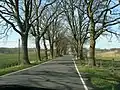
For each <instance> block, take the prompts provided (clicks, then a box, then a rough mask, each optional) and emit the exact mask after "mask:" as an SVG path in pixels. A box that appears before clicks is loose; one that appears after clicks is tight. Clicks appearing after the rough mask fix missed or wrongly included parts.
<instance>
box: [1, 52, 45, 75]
mask: <svg viewBox="0 0 120 90" xmlns="http://www.w3.org/2000/svg"><path fill="white" fill-rule="evenodd" d="M41 57H42V61H39V60H38V58H37V55H36V53H33V52H30V53H29V59H30V62H31V64H30V65H21V64H20V62H21V60H22V58H21V57H20V61H19V59H18V54H16V53H12V54H0V75H4V74H7V73H11V72H15V71H18V70H21V69H24V68H28V67H31V66H34V65H37V64H41V63H43V62H46V60H45V56H44V53H41Z"/></svg>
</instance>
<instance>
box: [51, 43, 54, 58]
mask: <svg viewBox="0 0 120 90" xmlns="http://www.w3.org/2000/svg"><path fill="white" fill-rule="evenodd" d="M50 53H51V56H52V59H53V58H54V48H53V44H51V45H50Z"/></svg>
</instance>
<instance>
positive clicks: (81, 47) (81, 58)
mask: <svg viewBox="0 0 120 90" xmlns="http://www.w3.org/2000/svg"><path fill="white" fill-rule="evenodd" d="M79 52H80V60H83V59H84V57H83V44H80V51H79Z"/></svg>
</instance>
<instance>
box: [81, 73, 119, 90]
mask: <svg viewBox="0 0 120 90" xmlns="http://www.w3.org/2000/svg"><path fill="white" fill-rule="evenodd" d="M82 76H83V78H87V79H86V80H85V83H86V85H87V86H88V87H90V88H91V89H89V90H120V82H119V81H117V82H118V84H113V83H111V82H112V81H113V82H114V81H116V80H114V79H110V78H109V77H104V76H102V75H97V74H95V73H91V74H90V73H82ZM92 78H97V80H96V82H97V83H96V84H98V86H99V87H98V86H97V85H94V84H93V82H92V80H91V79H92ZM101 80H103V81H102V82H101ZM100 83H101V84H100Z"/></svg>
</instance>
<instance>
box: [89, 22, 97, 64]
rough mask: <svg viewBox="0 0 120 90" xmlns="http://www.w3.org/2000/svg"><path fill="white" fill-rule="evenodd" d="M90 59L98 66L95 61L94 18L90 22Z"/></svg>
mask: <svg viewBox="0 0 120 90" xmlns="http://www.w3.org/2000/svg"><path fill="white" fill-rule="evenodd" d="M89 55H90V59H91V60H92V64H93V66H96V61H95V24H94V22H93V20H91V22H90V53H89Z"/></svg>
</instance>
